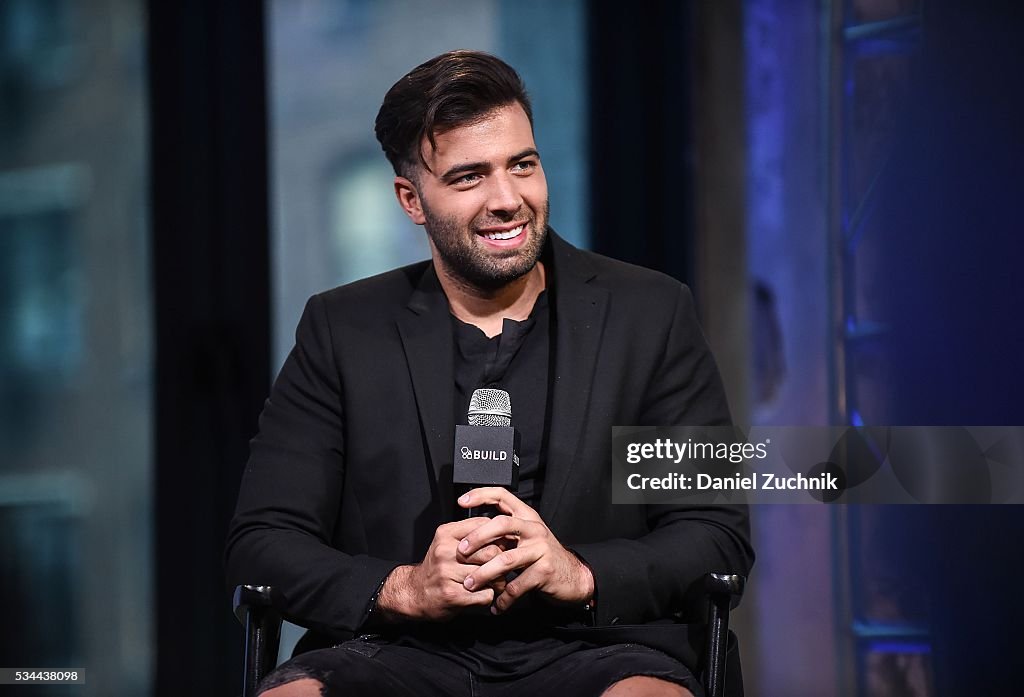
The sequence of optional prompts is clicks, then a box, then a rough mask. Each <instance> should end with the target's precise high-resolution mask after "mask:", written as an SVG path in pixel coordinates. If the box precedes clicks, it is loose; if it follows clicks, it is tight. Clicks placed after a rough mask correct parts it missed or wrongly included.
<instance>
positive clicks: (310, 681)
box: [259, 678, 324, 697]
mask: <svg viewBox="0 0 1024 697" xmlns="http://www.w3.org/2000/svg"><path fill="white" fill-rule="evenodd" d="M323 688H324V684H323V683H322V682H320V681H319V680H316V679H314V678H299V679H298V680H292V681H291V682H286V683H284V684H279V685H277V686H276V687H271V688H270V689H269V690H264V691H263V692H260V694H259V697H320V696H321V695H322V694H323Z"/></svg>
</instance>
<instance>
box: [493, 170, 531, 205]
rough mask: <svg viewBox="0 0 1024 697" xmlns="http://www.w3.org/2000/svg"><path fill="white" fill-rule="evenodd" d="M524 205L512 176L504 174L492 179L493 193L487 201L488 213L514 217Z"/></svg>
mask: <svg viewBox="0 0 1024 697" xmlns="http://www.w3.org/2000/svg"><path fill="white" fill-rule="evenodd" d="M522 205H523V197H522V196H521V195H520V193H519V188H518V187H517V186H516V182H515V180H513V178H512V176H511V175H509V174H507V173H503V174H500V175H498V176H495V177H492V178H491V191H490V196H489V197H488V200H487V208H488V211H489V212H490V213H492V214H494V215H502V214H504V215H514V214H515V213H516V212H517V211H518V210H519V209H520V208H521V207H522Z"/></svg>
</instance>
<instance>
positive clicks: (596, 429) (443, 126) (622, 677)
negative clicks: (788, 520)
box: [227, 51, 753, 697]
mask: <svg viewBox="0 0 1024 697" xmlns="http://www.w3.org/2000/svg"><path fill="white" fill-rule="evenodd" d="M376 132H377V138H378V140H379V141H380V143H381V145H382V147H383V149H384V152H385V155H386V156H387V158H388V160H389V161H390V162H391V164H392V165H393V167H394V169H395V175H396V176H395V180H394V189H395V194H396V197H397V199H398V203H399V205H400V206H401V207H402V209H403V210H404V211H405V212H406V214H407V215H408V216H409V217H410V218H411V219H412V221H413V222H415V223H417V224H419V225H422V226H423V227H424V229H425V231H426V234H427V236H428V239H429V241H430V249H431V259H430V260H428V261H425V262H421V263H419V264H414V265H412V266H409V267H405V268H401V269H397V270H395V271H392V272H389V273H386V274H382V275H380V276H376V277H374V278H370V279H366V280H363V281H360V282H357V283H354V284H350V285H348V286H343V287H341V288H336V289H334V290H331V291H327V292H325V293H322V294H319V295H316V296H314V297H313V298H311V299H310V301H309V304H308V305H307V307H306V311H305V313H304V314H303V317H302V320H301V321H300V323H299V327H298V329H297V332H296V345H295V348H294V349H293V351H292V353H291V354H290V355H289V357H288V360H287V361H286V362H285V365H284V367H283V368H282V370H281V374H280V376H279V377H278V379H277V381H276V382H275V384H274V388H273V391H272V393H271V396H270V399H269V400H268V401H267V404H266V408H265V409H264V413H263V415H262V417H261V419H260V433H259V434H258V435H257V437H256V438H255V439H254V440H253V442H252V455H251V458H250V461H249V464H248V467H247V469H246V473H245V477H244V479H243V483H242V489H241V492H240V495H239V502H238V508H237V511H236V516H235V519H234V520H233V522H232V526H231V530H230V534H229V539H228V548H227V570H228V578H229V581H230V583H231V584H236V583H261V584H266V585H272V586H274V587H275V588H276V589H277V591H278V593H279V594H280V605H281V610H282V611H283V613H284V615H285V617H286V618H288V619H290V620H292V621H293V622H296V623H298V624H300V625H303V626H305V627H308V628H309V629H310V631H309V632H308V633H307V635H306V636H305V637H304V638H303V640H302V641H301V642H300V645H299V647H298V649H297V655H296V657H295V658H293V659H292V660H291V661H289V662H288V663H286V664H284V665H283V666H281V667H280V668H279V669H278V670H276V671H275V672H274V673H272V674H271V675H270V676H268V678H267V680H266V681H265V682H264V684H263V685H262V687H261V689H262V690H263V692H262V693H261V694H264V695H266V696H267V697H286V696H288V695H319V694H323V695H335V694H337V695H342V694H345V695H347V694H353V695H389V696H409V697H422V696H424V695H437V696H438V697H441V696H444V697H450V696H452V695H466V696H467V697H468V696H470V695H473V696H481V697H487V696H490V695H494V696H498V695H513V694H520V693H522V694H530V693H531V692H532V693H534V694H542V695H547V694H562V695H568V696H574V695H579V696H581V697H583V696H586V697H591V696H592V697H597V696H598V695H608V696H612V697H615V696H621V695H652V696H653V695H662V696H669V695H675V696H678V695H684V696H685V695H691V694H696V695H699V694H701V688H700V686H699V685H698V684H697V682H696V681H695V680H694V678H693V675H692V672H691V671H692V670H693V669H694V666H693V665H692V663H693V660H692V659H693V656H692V654H688V653H687V652H686V650H685V647H686V646H687V634H686V628H685V626H683V625H679V624H675V623H672V622H671V621H672V620H674V619H676V618H677V617H678V616H680V615H681V614H685V613H686V612H687V611H688V610H689V607H688V601H689V599H690V597H691V589H692V587H694V585H695V584H697V583H698V582H699V580H700V579H701V578H702V576H703V574H704V573H705V572H707V571H709V570H715V571H721V572H734V573H746V572H747V571H748V570H749V567H750V565H751V563H752V562H753V553H752V551H751V548H750V542H749V530H748V524H747V514H746V510H745V508H743V507H741V506H717V507H693V506H668V505H663V506H641V505H628V506H623V505H620V506H613V505H612V504H611V485H612V482H611V467H610V450H611V428H612V426H614V425H619V424H624V425H626V424H651V425H674V424H682V425H716V424H724V423H728V421H729V413H728V407H727V405H726V402H725V397H724V394H723V390H722V386H721V381H720V379H719V376H718V372H717V369H716V368H715V364H714V360H713V359H712V357H711V354H710V353H709V351H708V349H707V346H706V344H705V341H704V338H703V335H702V333H701V331H700V328H699V326H698V324H697V321H696V318H695V316H694V311H693V302H692V298H691V296H690V293H689V291H688V290H687V289H686V287H685V286H682V285H681V284H679V283H678V282H676V281H674V280H672V279H670V278H668V277H666V276H663V275H661V274H657V273H654V272H651V271H648V270H644V269H640V268H637V267H634V266H629V265H627V264H623V263H621V262H616V261H613V260H610V259H607V258H604V257H600V256H598V255H595V254H591V253H589V252H584V251H581V250H578V249H576V248H574V247H572V246H571V245H569V244H568V243H566V242H565V241H563V240H562V239H561V238H559V237H558V236H557V235H556V234H555V233H554V231H553V230H551V228H550V227H549V225H548V192H547V182H546V179H545V176H544V169H543V166H542V163H541V157H540V153H539V152H538V148H537V146H536V143H535V142H534V137H533V122H532V114H531V107H530V101H529V99H528V97H527V95H526V92H525V89H524V87H523V84H522V81H521V80H520V78H519V76H518V74H516V72H515V71H514V70H513V69H512V68H511V67H509V66H508V65H506V64H505V63H503V62H502V61H500V60H498V59H497V58H495V57H493V56H490V55H487V54H484V53H479V52H473V51H454V52H451V53H446V54H443V55H441V56H438V57H436V58H434V59H432V60H430V61H428V62H426V63H424V64H423V65H421V66H419V67H417V68H415V69H414V70H413V71H412V72H410V73H409V74H408V75H406V76H405V77H403V78H402V79H401V80H399V81H398V82H397V83H396V84H395V85H394V86H393V87H392V88H391V90H390V91H389V92H388V93H387V95H386V96H385V98H384V102H383V105H382V106H381V109H380V112H379V114H378V116H377V123H376ZM628 232H629V231H623V234H628ZM479 387H500V388H502V389H505V390H506V391H508V392H509V393H510V395H511V399H512V404H513V406H514V410H513V414H514V425H515V426H516V427H517V428H518V429H519V431H520V432H521V435H522V445H521V449H520V473H519V488H518V490H517V491H516V493H515V494H513V493H511V492H509V491H507V490H505V489H502V488H478V489H474V490H471V491H469V492H468V493H465V494H463V495H461V496H458V494H459V493H461V492H456V491H455V489H454V485H453V483H452V460H453V443H454V428H455V425H456V424H459V423H465V419H466V408H467V404H468V402H469V399H470V395H471V394H472V392H473V391H474V390H475V389H477V388H479ZM457 496H458V498H456V497H457ZM484 505H491V506H496V507H497V509H498V511H499V515H497V516H495V517H494V518H477V517H473V518H466V517H465V516H466V512H467V509H470V508H475V507H478V506H484ZM666 623H667V624H666Z"/></svg>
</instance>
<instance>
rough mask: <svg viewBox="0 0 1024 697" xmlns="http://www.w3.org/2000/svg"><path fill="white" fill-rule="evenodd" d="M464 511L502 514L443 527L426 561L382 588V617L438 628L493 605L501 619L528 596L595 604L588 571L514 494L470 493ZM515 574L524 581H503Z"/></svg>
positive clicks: (400, 569)
mask: <svg viewBox="0 0 1024 697" xmlns="http://www.w3.org/2000/svg"><path fill="white" fill-rule="evenodd" d="M459 505H460V506H462V507H463V508H473V507H477V506H487V505H494V506H497V507H498V510H499V511H500V512H501V515H498V516H495V517H494V518H469V519H466V520H459V521H455V522H453V523H446V524H444V525H441V526H439V527H438V528H437V530H436V531H435V533H434V539H433V540H432V541H431V543H430V548H429V549H428V550H427V553H426V555H425V556H424V558H423V562H422V563H420V564H416V565H413V566H400V567H398V568H396V569H395V570H394V571H393V572H392V573H391V575H389V576H388V578H387V580H386V581H385V583H384V586H383V588H382V589H381V594H380V597H379V599H378V607H379V608H380V609H381V610H382V613H383V614H384V616H385V617H389V618H392V619H400V618H410V619H421V620H432V621H441V620H446V619H450V618H452V617H453V616H455V615H456V614H458V613H459V611H460V610H462V609H463V608H466V607H471V606H485V607H486V606H488V605H490V606H491V612H492V613H495V614H499V613H502V612H505V611H506V610H508V609H509V608H510V607H511V606H512V605H513V604H514V603H515V602H516V601H517V600H518V599H519V598H521V597H523V596H524V595H525V594H526V593H529V592H530V591H537V592H538V593H539V594H540V595H541V596H543V597H546V598H548V599H549V600H552V601H556V602H563V603H581V604H582V603H584V602H586V601H588V600H590V599H591V598H592V597H593V593H594V577H593V575H592V574H591V572H590V569H589V568H588V567H587V566H586V565H585V564H583V562H581V561H580V560H579V558H578V557H577V556H576V555H575V554H573V553H572V552H570V551H569V550H567V549H566V548H565V547H563V546H562V545H561V543H559V541H558V540H557V539H556V538H555V536H554V534H553V533H552V532H551V530H549V529H548V527H547V525H545V524H544V521H543V520H541V517H540V515H538V513H537V512H536V511H535V510H533V508H531V507H530V506H528V505H527V504H525V503H523V502H522V501H521V500H519V499H518V498H517V497H516V496H515V495H513V494H512V493H510V492H509V491H507V490H506V489H502V488H500V487H484V488H480V489H473V490H472V491H470V492H468V493H466V494H465V495H464V496H462V497H461V498H460V499H459ZM513 570H517V571H519V572H520V573H519V575H518V576H517V577H516V578H515V579H514V580H512V581H508V582H506V580H505V579H506V576H507V575H508V573H509V572H510V571H513Z"/></svg>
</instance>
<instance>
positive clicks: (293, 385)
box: [225, 296, 398, 636]
mask: <svg viewBox="0 0 1024 697" xmlns="http://www.w3.org/2000/svg"><path fill="white" fill-rule="evenodd" d="M342 389H343V386H342V384H341V379H340V375H339V371H338V370H337V366H336V364H335V359H334V349H333V340H332V336H331V327H330V325H329V324H328V321H327V313H326V309H325V304H324V300H323V298H322V297H321V296H313V297H312V298H311V299H310V300H309V302H308V303H307V305H306V308H305V310H304V312H303V314H302V318H301V320H300V321H299V325H298V329H297V330H296V340H295V348H294V349H293V350H292V352H291V354H290V355H289V356H288V358H287V360H286V361H285V364H284V366H283V367H282V369H281V372H280V374H279V376H278V378H277V380H276V381H275V383H274V386H273V389H272V390H271V394H270V398H269V399H268V400H267V402H266V405H265V406H264V409H263V413H262V414H261V416H260V421H259V434H258V435H257V436H256V437H255V438H254V439H253V440H252V443H251V451H250V457H249V462H248V464H247V466H246V469H245V472H244V474H243V477H242V484H241V489H240V492H239V496H238V505H237V508H236V510H235V516H234V519H233V520H232V521H231V524H230V526H229V531H228V538H227V545H226V552H225V566H226V576H227V580H228V583H229V587H231V586H234V585H237V584H243V583H245V584H263V585H270V586H273V587H274V588H275V589H276V591H277V592H278V593H279V597H278V602H280V603H281V608H280V609H281V610H282V613H283V614H284V616H285V617H286V618H288V619H290V620H292V621H294V622H296V623H297V624H301V625H302V626H305V627H308V628H310V629H314V630H317V631H319V632H323V633H326V634H328V635H330V636H344V635H346V634H351V633H355V632H356V631H357V630H358V629H359V628H360V626H361V625H362V624H363V623H364V622H365V621H366V619H367V618H368V615H369V612H370V610H371V607H372V603H373V598H374V597H375V595H376V592H377V590H378V589H379V588H380V586H381V585H382V583H383V581H384V579H385V578H386V577H387V575H388V574H389V573H391V570H392V569H394V568H395V567H396V566H398V563H397V562H394V561H388V560H383V559H377V558H373V557H370V556H367V555H349V554H345V553H343V552H340V551H338V550H337V549H334V548H333V547H332V546H331V542H332V540H331V537H332V535H333V531H334V528H335V524H336V521H337V518H338V507H339V505H340V502H341V491H342V482H343V475H344V468H345V443H344V433H345V415H344V413H343V410H342V403H343V402H342Z"/></svg>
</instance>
